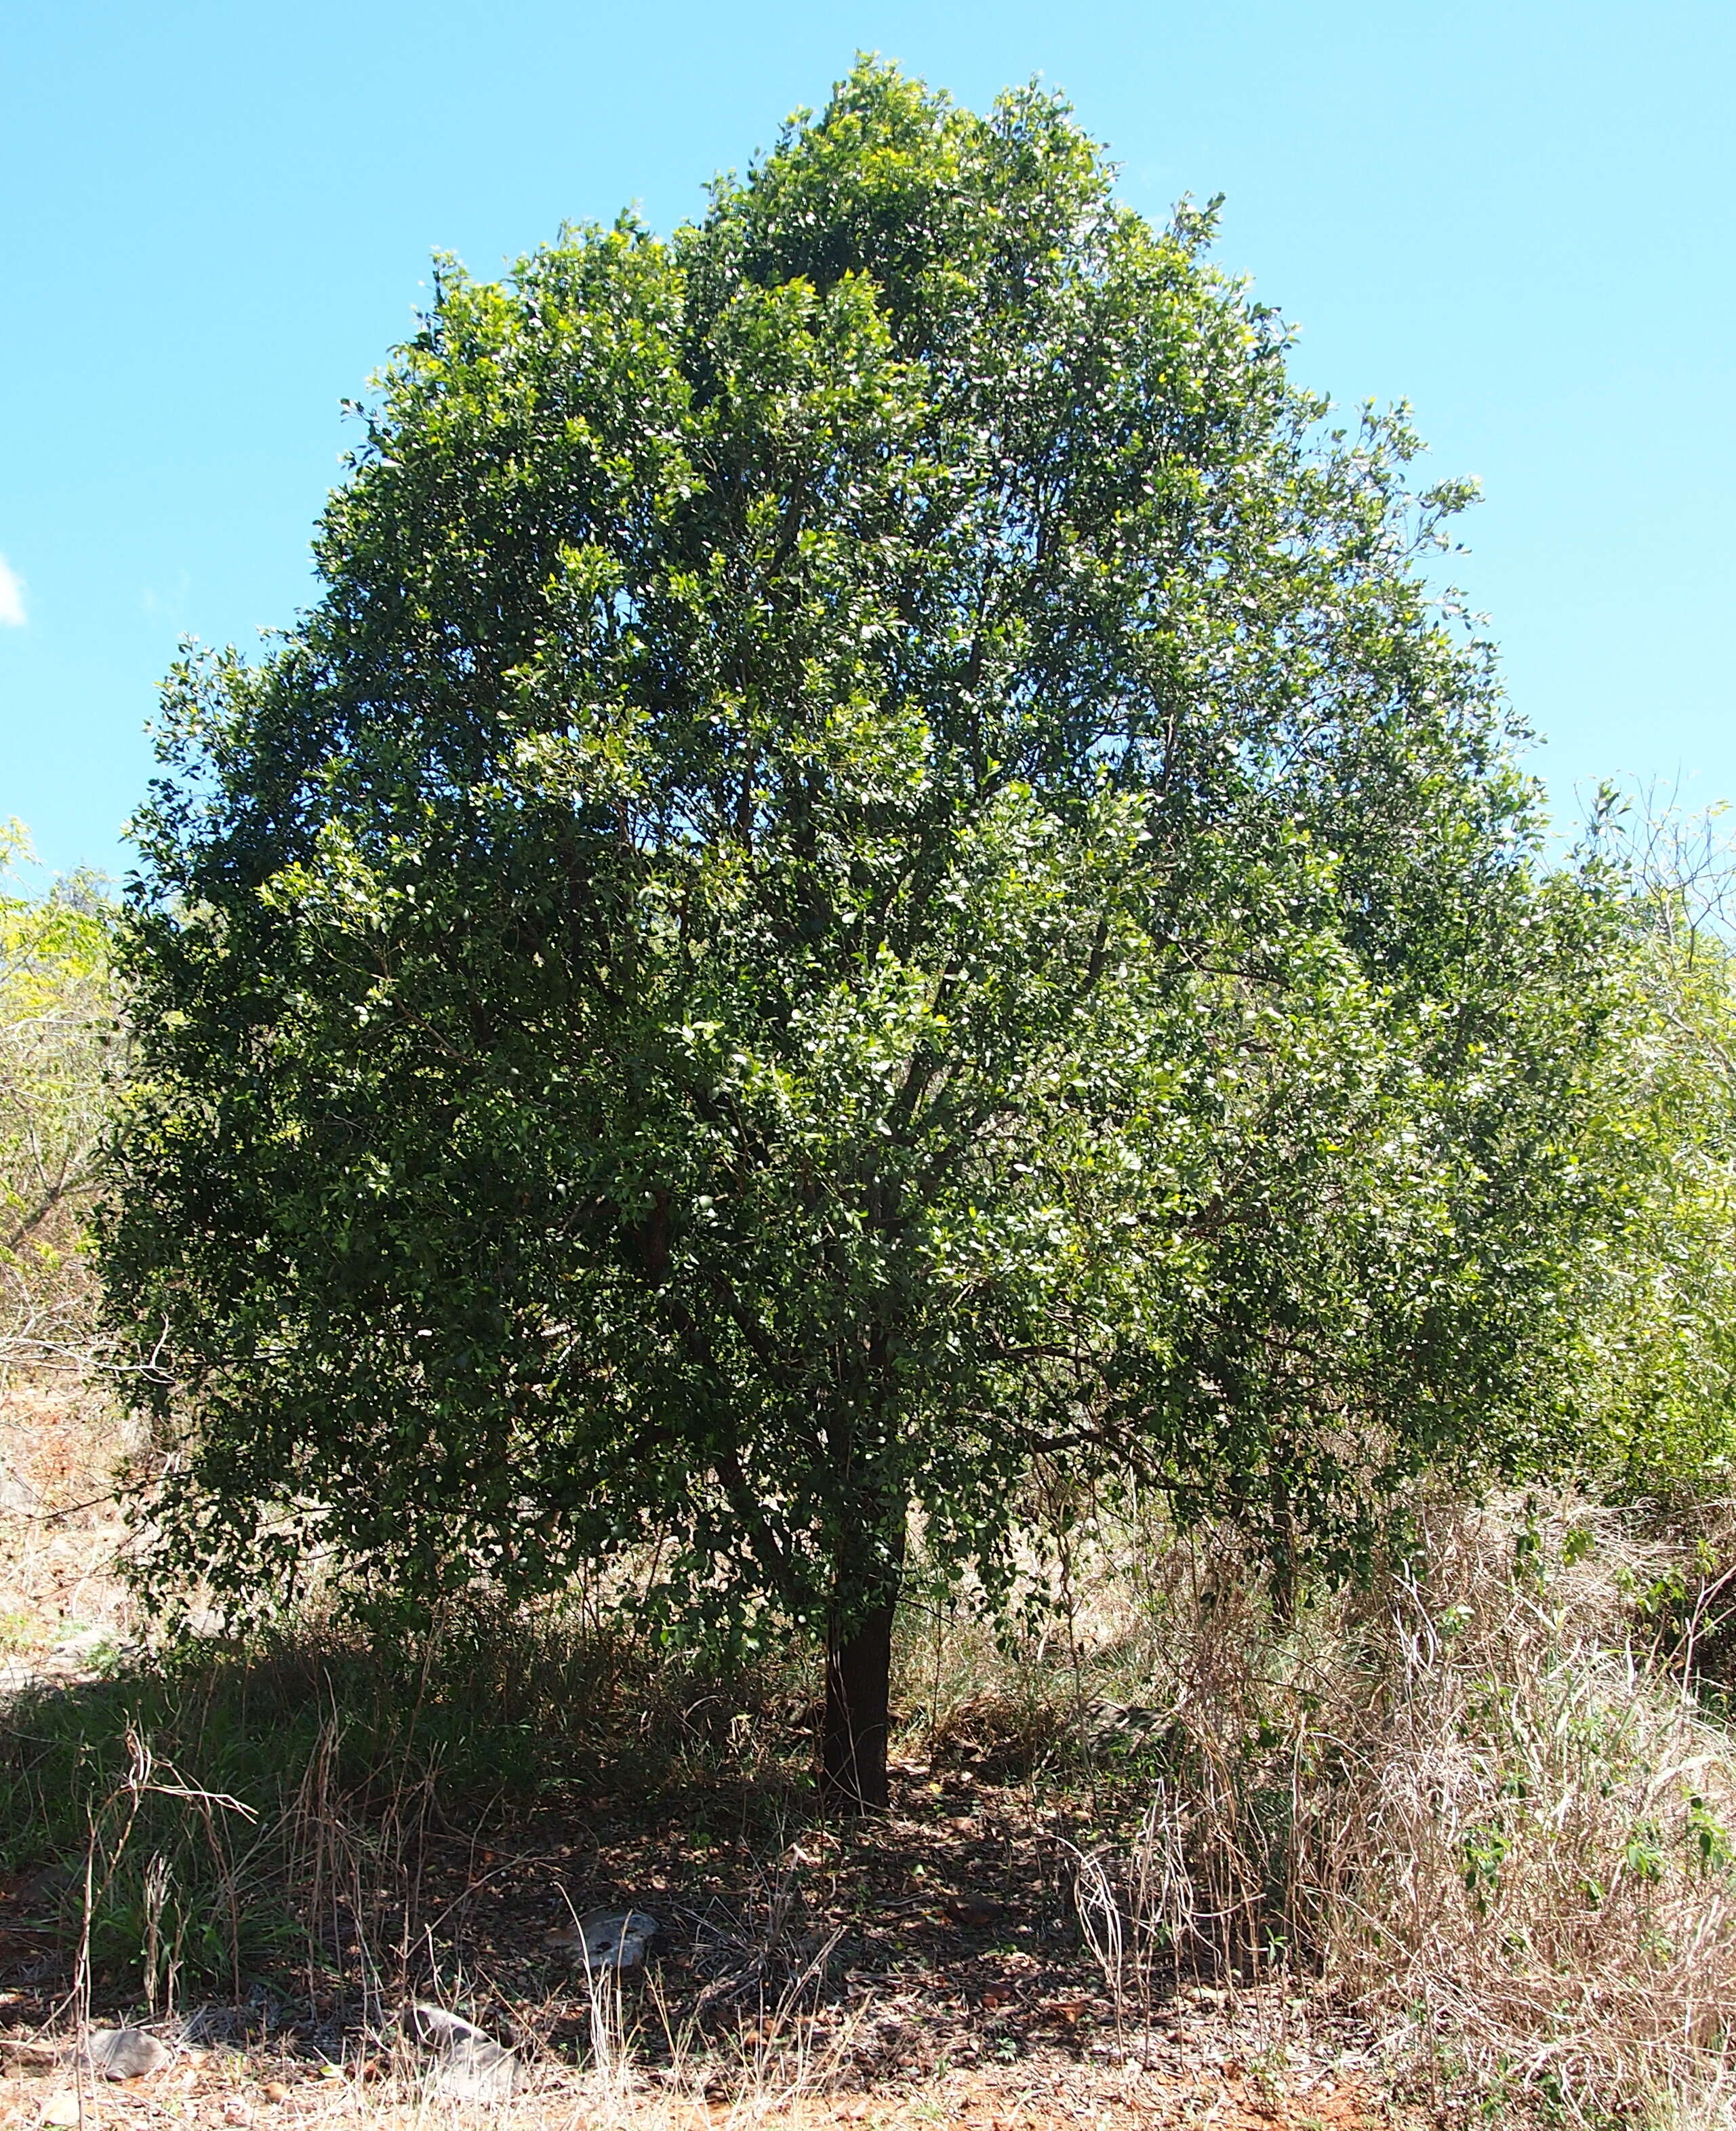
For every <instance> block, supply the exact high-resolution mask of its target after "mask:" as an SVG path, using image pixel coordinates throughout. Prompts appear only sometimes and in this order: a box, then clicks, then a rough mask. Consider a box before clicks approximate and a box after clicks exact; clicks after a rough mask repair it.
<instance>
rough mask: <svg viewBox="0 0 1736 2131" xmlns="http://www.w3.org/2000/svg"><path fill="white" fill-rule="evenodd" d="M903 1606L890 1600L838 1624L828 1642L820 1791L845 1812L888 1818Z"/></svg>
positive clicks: (832, 1803)
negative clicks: (897, 1635) (897, 1632)
mask: <svg viewBox="0 0 1736 2131" xmlns="http://www.w3.org/2000/svg"><path fill="white" fill-rule="evenodd" d="M896 1610H897V1600H896V1599H894V1598H888V1599H887V1600H886V1601H885V1602H883V1603H882V1604H879V1605H877V1606H875V1607H873V1610H872V1611H869V1612H867V1613H864V1614H859V1615H858V1616H856V1618H855V1619H854V1621H852V1622H851V1623H850V1625H849V1626H848V1627H840V1626H839V1623H838V1622H837V1621H834V1622H833V1624H832V1626H831V1629H830V1632H829V1634H828V1635H827V1638H826V1653H825V1717H824V1718H823V1719H822V1722H821V1729H820V1794H821V1796H822V1798H824V1799H825V1803H827V1804H828V1805H829V1806H831V1807H834V1808H836V1809H838V1810H839V1811H840V1812H844V1813H884V1812H885V1811H886V1808H887V1803H888V1798H887V1786H886V1740H887V1725H888V1722H889V1710H888V1702H889V1699H890V1697H891V1693H892V1616H893V1613H894V1612H895V1611H896Z"/></svg>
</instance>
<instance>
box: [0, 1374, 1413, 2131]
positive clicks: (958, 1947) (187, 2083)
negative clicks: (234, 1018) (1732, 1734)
mask: <svg viewBox="0 0 1736 2131" xmlns="http://www.w3.org/2000/svg"><path fill="white" fill-rule="evenodd" d="M113 1428H114V1424H113V1421H112V1417H109V1416H108V1415H105V1414H104V1413H103V1410H102V1409H101V1407H100V1406H98V1405H97V1404H95V1403H93V1401H91V1400H89V1399H88V1398H85V1397H82V1396H69V1394H68V1392H67V1391H66V1389H65V1387H64V1386H48V1387H46V1388H38V1389H33V1388H31V1387H30V1386H22V1387H18V1386H15V1387H14V1388H13V1389H12V1391H11V1392H10V1393H9V1394H8V1395H7V1396H4V1397H0V1696H3V1695H4V1694H5V1693H6V1692H7V1689H8V1688H15V1687H17V1686H19V1685H22V1684H23V1683H26V1681H31V1680H34V1681H43V1680H46V1681H49V1682H51V1683H60V1684H64V1685H65V1686H66V1687H67V1688H69V1690H73V1691H76V1688H77V1687H78V1685H79V1683H80V1682H81V1681H83V1680H86V1679H88V1678H92V1677H93V1676H95V1674H97V1673H98V1671H99V1670H100V1669H101V1665H102V1662H103V1650H104V1649H105V1647H107V1646H108V1645H112V1643H113V1642H114V1641H115V1640H117V1639H118V1638H120V1637H122V1636H124V1635H125V1632H126V1626H127V1623H126V1602H125V1598H124V1594H123V1592H122V1589H121V1587H120V1585H119V1583H118V1581H117V1579H116V1578H115V1577H114V1576H113V1574H112V1566H113V1560H114V1554H115V1549H116V1546H117V1543H118V1540H119V1539H120V1526H119V1523H118V1520H117V1516H116V1512H115V1508H114V1505H113V1503H112V1500H109V1499H108V1497H107V1496H106V1494H105V1489H104V1477H105V1473H106V1469H107V1467H108V1464H109V1463H111V1462H112V1454H113V1452H114V1449H115V1447H116V1439H115V1436H114V1433H113ZM894 1778H895V1800H894V1810H893V1812H892V1813H891V1814H890V1815H888V1816H887V1817H885V1818H883V1819H882V1820H879V1821H877V1822H864V1823H858V1824H856V1825H854V1826H849V1827H841V1828H838V1827H835V1828H827V1827H814V1826H811V1825H803V1824H801V1823H800V1822H797V1821H796V1820H795V1819H793V1818H792V1819H791V1821H790V1822H789V1823H788V1824H785V1825H780V1824H778V1823H777V1819H776V1812H775V1808H774V1809H773V1811H772V1813H771V1815H770V1816H769V1817H768V1808H767V1803H766V1800H765V1799H764V1798H763V1797H757V1798H756V1797H755V1796H753V1795H752V1794H750V1793H748V1792H746V1791H745V1790H738V1791H731V1790H730V1789H728V1788H727V1787H716V1788H713V1789H710V1790H707V1791H704V1792H697V1793H691V1794H688V1795H686V1796H682V1797H679V1798H670V1797H667V1796H664V1797H660V1798H632V1797H619V1798H609V1797H603V1796H595V1797H591V1798H588V1799H586V1801H585V1802H584V1804H583V1807H582V1809H580V1808H575V1806H574V1805H573V1804H572V1803H571V1801H570V1800H568V1801H567V1803H565V1804H564V1805H563V1807H562V1810H561V1811H560V1812H558V1813H553V1812H551V1813H548V1814H546V1815H541V1816H538V1815H531V1816H528V1817H524V1818H522V1819H520V1820H519V1821H517V1822H513V1823H511V1824H510V1826H509V1830H508V1831H507V1832H502V1829H501V1827H500V1816H498V1815H497V1816H495V1817H494V1818H493V1819H491V1820H490V1821H488V1822H485V1823H484V1825H485V1827H487V1829H488V1831H489V1832H484V1833H477V1832H466V1831H465V1830H462V1829H454V1828H452V1827H448V1826H447V1825H445V1824H444V1823H443V1822H441V1821H439V1819H438V1817H433V1818H432V1819H429V1820H426V1821H424V1822H422V1823H420V1824H418V1827H417V1829H416V1832H415V1836H414V1842H413V1843H411V1844H409V1846H405V1847H402V1848H400V1849H399V1851H398V1852H397V1853H396V1854H395V1856H394V1858H393V1860H392V1864H391V1868H390V1870H387V1869H385V1866H384V1865H382V1863H381V1860H380V1850H379V1847H378V1846H375V1847H374V1848H373V1849H372V1850H371V1851H369V1850H367V1849H366V1847H364V1848H358V1849H356V1850H353V1851H351V1852H349V1853H342V1846H341V1845H338V1844H335V1843H334V1846H333V1850H332V1871H331V1873H330V1875H329V1877H328V1884H326V1885H325V1887H324V1889H323V1891H320V1890H318V1889H316V1890H315V1894H316V1898H317V1899H316V1900H315V1903H314V1906H315V1907H316V1908H317V1909H318V1914H315V1915H312V1916H310V1917H309V1918H308V1931H307V1933H306V1936H305V1942H304V1946H303V1947H302V1949H301V1954H302V1957H301V1958H300V1959H299V1960H298V1958H297V1956H296V1955H295V1954H294V1953H293V1952H286V1953H285V1956H284V1957H283V1959H282V1961H281V1962H280V1964H279V1965H278V1966H277V1967H276V1968H275V1971H273V1972H270V1973H267V1974H264V1975H259V1976H256V1977H246V1978H242V1979H241V1988H240V1990H239V1991H238V1992H237V1991H235V1990H232V1991H231V1992H230V1993H229V1994H228V1995H227V1998H226V1999H222V2000H218V1999H213V1997H212V1996H211V1995H209V1994H207V1995H204V1996H194V1997H190V1998H189V1997H187V1996H183V1997H182V1999H180V2001H179V2003H177V2004H175V2005H173V2006H163V2005H159V2006H158V2007H157V2008H156V2009H155V2010H156V2015H157V2017H155V2018H152V2017H151V2012H150V2009H148V2008H144V2007H141V2006H139V2005H137V2004H134V2003H132V2002H130V2001H129V1999H128V1996H127V1989H128V1986H127V1985H125V1984H124V1982H123V1981H122V1980H120V1979H113V1980H105V1979H104V1978H103V1977H102V1976H101V1975H98V1976H96V1977H95V1978H93V1980H92V1982H91V1984H90V1985H89V1987H88V1991H87V1993H86V1995H85V1999H84V2010H85V2012H86V2014H87V2016H88V2018H89V2019H91V2020H94V2021H99V2022H106V2023H110V2024H117V2025H132V2024H138V2025H141V2026H145V2027H147V2028H149V2029H150V2030H151V2032H152V2033H155V2035H157V2036H158V2037H159V2038H160V2039H161V2040H162V2042H164V2043H165V2045H166V2048H167V2057H166V2061H165V2062H164V2063H163V2064H162V2065H161V2066H160V2068H159V2069H157V2070H155V2071H152V2072H151V2073H150V2074H148V2075H147V2076H145V2077H142V2078H140V2079H136V2080H132V2081H107V2080H103V2079H99V2078H95V2077H93V2076H92V2075H91V2074H90V2073H89V2072H88V2071H83V2072H81V2071H79V2066H78V2062H77V2059H76V2055H75V2052H74V2040H75V2037H76V2034H77V2033H78V2023H77V2021H76V2020H75V2018H74V2014H75V2013H76V2011H77V2010H78V2009H79V2005H80V2002H81V2000H80V1994H79V1990H78V1987H77V1983H78V1970H77V1946H76V1932H75V1931H74V1929H73V1927H71V1926H69V1923H68V1922H67V1919H68V1918H69V1915H70V1914H72V1913H74V1911H75V1910H76V1907H77V1904H76V1903H75V1902H70V1901H69V1899H68V1896H69V1889H68V1888H67V1887H66V1886H65V1885H60V1886H56V1885H54V1884H50V1883H49V1882H48V1881H47V1880H45V1879H44V1878H43V1877H42V1875H35V1876H31V1875H15V1876H14V1877H12V1879H10V1880H7V1879H6V1878H5V1877H4V1876H3V1875H0V2131H7V2127H9V2126H12V2125H24V2126H31V2127H34V2126H36V2125H37V2124H65V2123H81V2122H89V2123H100V2124H104V2125H112V2126H114V2127H116V2131H120V2127H124V2126H133V2125H137V2126H145V2125H147V2124H149V2125H155V2124H162V2123H174V2124H183V2125H187V2126H210V2127H218V2126H228V2127H237V2126H255V2127H257V2131H266V2127H268V2126H270V2124H272V2123H274V2122H275V2121H277V2120H282V2121H283V2122H285V2124H287V2123H289V2121H291V2120H294V2121H295V2122H298V2123H300V2122H304V2121H305V2122H308V2123H309V2124H318V2125H320V2126H330V2127H331V2131H343V2127H346V2126H351V2125H361V2124H369V2125H373V2124H398V2123H400V2122H401V2123H403V2124H418V2123H423V2122H427V2121H429V2120H431V2119H433V2120H438V2119H442V2118H447V2117H451V2118H453V2119H467V2118H475V2117H476V2116H478V2115H483V2114H485V2115H488V2116H490V2118H493V2119H499V2120H500V2121H501V2122H502V2123H503V2124H509V2125H518V2124H522V2125H524V2126H525V2127H526V2128H527V2131H529V2127H532V2126H535V2127H539V2128H540V2127H543V2126H545V2125H548V2126H553V2125H556V2124H559V2125H562V2126H567V2125H571V2126H572V2127H574V2131H577V2127H580V2126H599V2127H601V2126H605V2125H612V2124H621V2125H627V2124H631V2125H632V2126H634V2127H635V2131H712V2127H719V2128H720V2131H724V2128H725V2127H728V2128H729V2131H733V2127H734V2126H737V2125H745V2124H749V2123H758V2122H761V2121H765V2120H772V2119H776V2120H777V2121H778V2122H779V2123H782V2124H789V2125H791V2127H794V2131H810V2128H811V2127H814V2126H822V2125H830V2124H850V2125H863V2126H865V2127H867V2131H878V2127H892V2126H902V2125H906V2124H909V2125H934V2126H959V2127H966V2126H968V2127H970V2131H1044V2127H1050V2126H1059V2125H1068V2126H1072V2125H1077V2124H1093V2125H1102V2126H1106V2127H1107V2126H1114V2125H1120V2124H1136V2123H1137V2124H1145V2123H1150V2124H1175V2125H1188V2126H1191V2127H1195V2131H1284V2128H1285V2127H1289V2126H1294V2127H1297V2131H1304V2128H1305V2131H1341V2127H1343V2131H1349V2127H1360V2126H1361V2125H1364V2124H1374V2123H1376V2122H1385V2121H1387V2120H1389V2114H1390V2112H1389V2109H1388V2108H1387V2106H1386V2105H1385V2104H1384V2103H1383V2102H1381V2101H1380V2100H1378V2099H1377V2097H1378V2096H1379V2095H1381V2094H1382V2093H1383V2092H1384V2087H1385V2081H1384V2078H1383V2076H1382V2073H1383V2064H1384V2060H1383V2058H1382V2056H1381V2053H1380V2048H1379V2047H1378V2042H1377V2038H1375V2036H1374V2035H1373V2034H1372V2033H1369V2032H1368V2031H1366V2030H1365V2028H1362V2027H1361V2026H1359V2024H1358V2023H1357V2022H1356V2019H1355V2018H1353V2017H1351V2015H1349V2014H1346V2013H1345V2012H1344V2011H1343V2009H1335V2008H1333V2007H1332V2006H1330V2005H1328V2004H1325V2003H1324V2002H1322V2001H1319V2000H1317V1999H1313V1998H1311V1997H1309V1996H1308V1995H1306V1994H1303V1995H1298V1992H1297V1988H1296V1986H1295V1985H1294V1981H1291V1982H1288V1983H1286V1982H1271V1983H1260V1982H1259V1981H1257V1980H1256V1981H1255V1983H1254V1984H1253V1985H1248V1984H1247V1982H1246V1978H1244V1980H1243V1982H1242V1983H1241V1985H1239V1986H1238V1987H1236V1988H1234V1989H1226V1988H1224V1987H1222V1985H1223V1980H1224V1977H1225V1975H1226V1973H1227V1971H1226V1970H1225V1969H1224V1967H1223V1966H1222V1964H1218V1965H1217V1967H1216V1969H1215V1970H1214V1969H1213V1968H1212V1964H1210V1963H1209V1962H1206V1963H1200V1962H1195V1963H1193V1965H1192V1966H1191V1968H1190V1970H1189V1971H1188V1972H1187V1973H1184V1974H1181V1975H1176V1974H1174V1973H1169V1974H1167V1975H1165V1974H1163V1973H1154V1974H1150V1975H1146V1976H1145V1977H1144V1979H1143V1980H1142V1978H1141V1973H1140V1964H1139V1963H1137V1962H1134V1961H1131V1960H1124V1961H1123V1964H1122V1966H1121V1969H1120V1970H1119V1971H1116V1970H1115V1965H1114V1962H1113V1961H1111V1962H1110V1964H1109V1969H1110V1971H1111V1972H1106V1967H1105V1964H1104V1961H1103V1960H1102V1959H1101V1958H1100V1957H1099V1956H1098V1954H1097V1953H1096V1952H1094V1951H1093V1948H1092V1947H1091V1946H1090V1944H1089V1943H1088V1941H1087V1939H1086V1937H1085V1935H1084V1934H1083V1932H1082V1930H1081V1927H1080V1916H1079V1909H1078V1904H1077V1902H1076V1900H1075V1897H1074V1885H1075V1879H1076V1875H1077V1874H1078V1870H1079V1868H1080V1862H1081V1860H1082V1859H1083V1858H1085V1857H1088V1856H1091V1855H1092V1854H1093V1850H1094V1849H1095V1848H1097V1847H1099V1846H1102V1845H1103V1844H1104V1843H1105V1842H1106V1841H1107V1840H1108V1838H1109V1837H1110V1836H1111V1835H1112V1832H1113V1828H1114V1826H1115V1825H1116V1823H1117V1815H1116V1813H1114V1812H1113V1810H1112V1809H1110V1808H1105V1807H1103V1805H1102V1801H1100V1800H1098V1798H1095V1797H1094V1796H1091V1795H1088V1794H1078V1793H1066V1792H1059V1791H1056V1790H1055V1789H1045V1790H1043V1791H1039V1790H1037V1789H1033V1788H1032V1787H1031V1785H1030V1784H1022V1783H1008V1782H999V1781H997V1780H994V1779H993V1778H992V1772H991V1770H990V1769H989V1768H988V1766H987V1765H983V1766H973V1765H972V1755H971V1750H970V1748H969V1745H968V1741H967V1742H965V1743H964V1745H963V1746H955V1748H954V1750H953V1751H951V1752H949V1755H948V1756H947V1758H946V1760H945V1765H934V1766H930V1765H926V1764H925V1763H923V1762H921V1761H919V1760H913V1759H911V1758H908V1757H906V1758H905V1759H904V1760H901V1761H900V1762H899V1764H898V1765H897V1767H896V1769H895V1772H894ZM364 1859H366V1861H365V1862H364V1861H363V1860H364ZM365 1881H366V1882H367V1884H365ZM304 1891H305V1890H304ZM629 1907H630V1908H636V1909H638V1910H642V1911H643V1912H645V1913H648V1915H650V1916H651V1917H653V1918H655V1919H656V1921H657V1923H658V1934H657V1937H656V1938H655V1940H654V1941H653V1943H652V1947H651V1951H650V1956H649V1958H648V1961H647V1962H646V1964H645V1966H644V1968H643V1971H638V1972H634V1973H629V1975H626V1976H624V1978H622V1979H621V1980H620V1984H619V1993H618V1995H616V1993H615V1986H614V1985H613V1983H612V1982H611V1983H610V1984H608V1985H605V1986H604V1987H602V1988H601V1990H598V1989H597V1988H594V1987H593V1984H592V1981H591V1980H588V1979H587V1975H586V1971H585V1968H584V1966H583V1962H582V1959H581V1957H580V1956H578V1955H577V1954H576V1951H575V1949H574V1945H573V1937H574V1927H575V1924H576V1920H577V1919H579V1918H581V1917H584V1916H586V1914H588V1913H591V1912H593V1911H595V1910H598V1909H608V1908H629ZM1113 1974H1118V1975H1119V1980H1120V1987H1119V1988H1118V1989H1117V1988H1114V1987H1112V1975H1113ZM135 1987H136V1986H135ZM413 1999H424V2000H433V2001H436V2002H438V2003H440V2004H444V2005H447V2006H449V2007H451V2008H453V2009H456V2010H457V2011H459V2012H460V2013H461V2014H465V2015H466V2016H467V2017H468V2018H471V2019H472V2020H474V2021H475V2022H476V2023H477V2025H478V2026H479V2027H480V2028H481V2029H482V2030H484V2031H485V2033H486V2034H487V2035H488V2036H489V2037H490V2038H493V2039H494V2040H495V2042H499V2043H500V2044H501V2045H502V2046H504V2047H505V2048H506V2049H507V2050H509V2052H510V2062H509V2075H510V2090H509V2092H507V2091H506V2090H505V2086H502V2088H501V2090H500V2091H499V2092H497V2093H495V2094H493V2095H490V2098H488V2099H487V2100H464V2099H462V2098H461V2097H460V2096H459V2095H456V2094H455V2093H454V2092H453V2091H452V2090H451V2088H450V2084H449V2082H448V2081H447V2078H446V2076H445V2073H444V2071H443V2069H442V2063H441V2062H440V2061H439V2060H438V2058H437V2057H433V2056H432V2055H430V2054H429V2053H428V2052H426V2051H422V2050H418V2047H416V2046H415V2045H414V2043H412V2042H410V2041H409V2040H408V2039H407V2038H406V2036H405V2034H404V2031H403V2028H402V2026H401V2024H400V2016H401V2015H402V2014H403V2013H404V2010H405V2008H406V2007H407V2005H408V2004H409V2003H410V2002H411V2001H412V2000H413Z"/></svg>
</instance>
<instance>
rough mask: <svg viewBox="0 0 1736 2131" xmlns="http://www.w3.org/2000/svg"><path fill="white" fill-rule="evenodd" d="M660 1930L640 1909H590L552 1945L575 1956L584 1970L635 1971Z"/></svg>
mask: <svg viewBox="0 0 1736 2131" xmlns="http://www.w3.org/2000/svg"><path fill="white" fill-rule="evenodd" d="M661 1929H662V1926H661V1925H660V1924H659V1923H658V1920H657V1918H655V1917H653V1916H648V1915H647V1914H646V1913H645V1912H644V1910H643V1909H589V1910H587V1911H586V1913H585V1914H584V1915H583V1916H582V1917H581V1918H579V1920H578V1922H577V1923H576V1924H575V1925H574V1926H573V1927H572V1928H571V1930H570V1931H563V1932H556V1933H555V1935H554V1937H553V1939H552V1942H551V1943H552V1944H553V1945H555V1946H558V1947H565V1948H567V1950H568V1951H571V1952H572V1953H574V1954H576V1956H578V1958H579V1959H580V1960H581V1961H583V1962H584V1964H585V1966H586V1967H587V1968H638V1967H639V1966H642V1965H643V1961H644V1959H645V1956H646V1955H647V1954H648V1952H649V1951H650V1950H651V1942H652V1941H653V1939H654V1938H655V1937H657V1935H658V1932H659V1931H660V1930H661Z"/></svg>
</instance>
